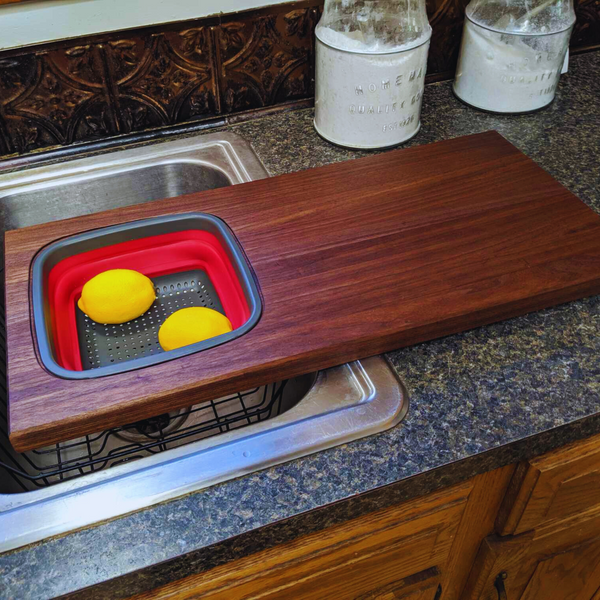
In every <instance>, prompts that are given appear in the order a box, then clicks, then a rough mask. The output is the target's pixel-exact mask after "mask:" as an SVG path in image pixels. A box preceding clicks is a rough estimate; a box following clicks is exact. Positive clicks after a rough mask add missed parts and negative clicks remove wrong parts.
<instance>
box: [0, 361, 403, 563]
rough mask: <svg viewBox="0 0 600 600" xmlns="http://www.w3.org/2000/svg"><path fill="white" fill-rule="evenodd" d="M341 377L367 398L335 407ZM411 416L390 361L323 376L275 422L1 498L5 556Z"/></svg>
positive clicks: (329, 371)
mask: <svg viewBox="0 0 600 600" xmlns="http://www.w3.org/2000/svg"><path fill="white" fill-rule="evenodd" d="M343 370H349V371H350V377H351V378H352V379H353V380H354V381H355V382H356V383H357V385H358V387H359V388H360V389H362V390H363V398H362V400H361V401H359V402H358V403H354V404H353V405H351V406H345V407H344V406H342V407H335V406H331V404H332V402H335V401H336V396H335V394H331V393H330V392H329V391H328V390H327V385H325V384H326V381H325V380H326V378H327V377H330V378H331V377H335V376H336V375H337V377H340V376H342V377H343V376H344V375H340V373H341V371H343ZM319 383H320V384H321V385H319ZM408 408H409V400H408V392H407V390H406V387H405V386H404V383H403V382H402V381H401V379H400V378H399V376H398V375H397V373H396V372H395V370H394V368H393V367H392V365H391V363H389V361H388V359H387V358H386V357H384V356H373V357H371V358H368V359H364V360H360V361H354V362H352V363H346V364H343V365H340V366H338V367H332V368H331V369H326V370H324V371H320V372H319V374H318V376H317V379H316V382H315V384H314V385H313V387H312V388H311V390H310V391H309V392H308V393H307V395H306V396H305V397H304V398H303V399H302V400H301V401H300V402H298V404H296V406H294V407H292V408H291V409H290V410H289V411H287V412H285V413H283V414H281V415H279V416H278V417H274V418H273V419H270V420H267V421H262V422H260V423H255V424H253V425H249V426H247V427H244V428H240V429H234V430H232V431H229V432H227V433H223V434H220V435H218V436H214V437H211V438H206V439H204V440H199V441H197V442H193V443H191V444H188V445H185V446H180V447H178V448H173V449H172V450H169V451H167V452H163V453H160V454H157V455H155V456H150V457H145V458H144V463H143V465H141V464H140V463H141V462H142V461H141V460H139V461H134V462H131V463H125V464H122V465H118V466H116V467H113V468H111V469H108V470H106V471H98V472H96V473H91V474H88V475H87V476H85V477H81V478H78V479H74V480H72V481H67V482H64V483H59V484H56V485H54V486H51V487H49V488H46V489H40V490H33V491H30V492H22V493H16V494H0V553H1V552H5V551H8V550H14V549H15V548H19V547H22V546H25V545H28V544H31V543H34V542H37V541H40V540H43V539H46V538H49V537H53V536H56V535H60V534H64V533H70V532H72V531H75V530H77V529H81V528H82V527H87V526H90V525H94V524H97V523H99V522H101V521H105V520H108V519H113V518H116V517H120V516H123V515H125V514H128V513H131V512H135V511H138V510H142V509H145V508H149V507H150V506H153V505H155V504H159V503H161V502H165V501H168V500H173V499H175V498H177V497H180V496H183V495H185V494H189V493H192V492H197V491H200V490H202V489H205V488H208V487H212V486H214V485H216V484H218V483H222V482H224V481H228V480H230V479H235V478H237V477H242V476H244V475H248V474H251V473H255V472H257V471H260V470H263V469H266V468H268V467H272V466H275V465H278V464H281V463H284V462H288V461H291V460H294V459H297V458H301V457H303V456H307V455H310V454H314V453H317V452H319V451H321V450H326V449H329V448H332V447H335V446H339V445H341V444H344V443H348V442H351V441H354V440H357V439H360V438H364V437H367V436H369V435H373V434H375V433H379V432H382V431H385V430H387V429H390V428H391V427H394V426H395V425H397V424H398V423H400V422H401V421H402V419H403V418H404V417H405V416H406V413H407V411H408ZM303 413H304V414H303ZM326 432H327V433H326ZM273 448H277V449H278V452H276V453H275V452H272V449H273ZM167 466H168V469H167V468H165V467H167ZM198 473H201V476H198ZM125 482H126V484H127V485H126V489H125V493H124V485H123V484H124V483H125Z"/></svg>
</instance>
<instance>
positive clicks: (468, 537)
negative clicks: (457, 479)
mask: <svg viewBox="0 0 600 600" xmlns="http://www.w3.org/2000/svg"><path fill="white" fill-rule="evenodd" d="M514 471H515V465H508V466H506V467H502V468H500V469H496V470H495V471H490V472H489V473H483V474H482V475H477V477H475V478H474V479H473V491H472V492H471V494H470V495H469V502H468V503H467V507H466V508H465V511H464V513H463V517H462V521H461V524H460V527H459V529H458V533H457V535H456V539H455V540H454V544H453V546H452V550H451V552H450V559H449V561H448V565H447V568H446V570H445V572H444V574H443V577H442V588H443V590H444V595H443V600H458V598H460V592H461V591H462V589H463V587H464V586H465V583H466V581H467V577H468V576H469V572H470V570H471V567H472V565H473V561H474V560H475V557H476V556H477V551H478V549H479V546H480V545H481V542H482V540H483V539H485V538H486V537H487V536H488V535H491V534H492V533H494V521H495V519H496V514H497V513H498V508H499V506H500V503H501V502H502V498H503V497H504V493H505V492H506V489H507V487H508V484H509V482H510V481H511V477H512V475H513V473H514Z"/></svg>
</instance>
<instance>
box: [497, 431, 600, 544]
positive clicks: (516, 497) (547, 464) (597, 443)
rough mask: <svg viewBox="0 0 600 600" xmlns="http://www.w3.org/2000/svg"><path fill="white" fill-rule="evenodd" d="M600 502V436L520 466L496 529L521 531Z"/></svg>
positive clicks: (506, 533) (568, 515) (589, 507)
mask: <svg viewBox="0 0 600 600" xmlns="http://www.w3.org/2000/svg"><path fill="white" fill-rule="evenodd" d="M599 505H600V436H599V435H596V436H594V437H592V438H589V439H587V440H584V441H580V442H576V443H574V444H569V445H568V446H564V447H563V448H560V449H559V450H555V451H553V452H549V453H547V454H544V455H542V456H539V457H537V458H534V459H532V460H530V461H527V462H525V463H522V464H521V465H519V467H518V468H517V471H516V472H515V475H514V476H513V479H512V481H511V483H510V485H509V488H508V490H507V493H506V496H505V498H504V502H503V504H502V507H501V508H500V511H499V514H498V519H497V520H496V530H497V532H498V533H499V534H501V535H508V534H519V533H523V532H525V531H529V530H530V529H536V528H538V527H541V526H545V525H548V524H550V523H552V522H554V523H556V522H558V521H561V520H563V519H568V518H570V517H572V516H574V515H577V514H579V513H581V512H582V511H587V510H589V509H591V508H595V507H597V506H599Z"/></svg>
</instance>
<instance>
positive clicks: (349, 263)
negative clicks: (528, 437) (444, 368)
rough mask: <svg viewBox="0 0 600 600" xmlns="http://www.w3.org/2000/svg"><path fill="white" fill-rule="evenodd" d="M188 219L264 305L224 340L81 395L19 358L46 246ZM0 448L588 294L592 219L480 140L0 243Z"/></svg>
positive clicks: (596, 269) (596, 281)
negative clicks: (231, 251)
mask: <svg viewBox="0 0 600 600" xmlns="http://www.w3.org/2000/svg"><path fill="white" fill-rule="evenodd" d="M191 211H203V212H207V213H212V214H215V215H217V216H219V217H221V218H222V219H224V220H225V221H226V222H227V223H228V224H229V226H230V227H231V228H232V229H233V231H234V233H235V234H236V236H237V237H238V239H239V241H240V242H241V244H242V246H243V248H244V250H245V252H246V254H247V256H248V259H249V261H250V263H251V265H252V267H253V269H254V271H255V273H256V276H257V278H258V282H259V286H260V289H261V293H262V295H263V300H264V311H263V315H262V317H261V320H260V322H259V323H258V325H257V326H256V327H255V328H254V329H253V330H251V331H250V332H249V333H247V334H246V335H244V336H242V337H241V338H239V339H237V340H235V341H232V342H229V343H227V344H225V345H222V346H218V347H216V348H212V349H209V350H206V351H204V352H200V353H197V354H193V355H191V356H187V357H183V358H179V359H177V360H174V361H170V362H166V363H163V364H159V365H156V366H152V367H148V368H145V369H140V370H137V371H133V372H128V373H123V374H119V375H113V376H109V377H103V378H99V379H88V380H82V381H75V380H64V379H58V378H56V377H54V376H53V375H50V374H49V373H47V372H46V371H45V370H44V369H43V368H42V367H41V366H40V363H39V362H38V360H37V358H36V351H35V344H34V340H33V334H32V326H31V323H30V310H29V285H30V281H29V269H30V265H31V262H32V259H33V257H34V256H35V254H36V252H37V251H38V250H39V249H40V248H42V247H43V246H45V245H46V244H49V243H50V242H53V241H54V240H56V239H57V238H61V237H65V236H70V235H73V234H76V233H79V232H82V231H86V230H90V229H94V228H98V227H105V226H108V225H114V224H117V223H123V222H128V221H132V220H136V219H142V218H147V217H153V216H158V215H165V214H172V213H182V212H191ZM6 277H7V280H6V290H7V291H6V300H7V304H6V306H7V323H8V325H7V327H8V357H9V358H8V377H9V403H10V411H9V412H10V439H11V441H12V443H13V445H14V447H15V448H16V449H17V450H19V451H24V450H28V449H31V448H37V447H40V446H43V445H48V444H50V443H54V442H58V441H60V440H65V439H72V438H75V437H77V436H80V435H83V434H86V433H92V432H95V431H100V430H104V429H107V428H109V427H113V426H117V425H122V424H125V423H131V422H134V421H137V420H139V419H142V418H146V417H150V416H152V415H156V414H160V413H164V412H167V411H169V410H173V409H176V408H179V407H186V406H189V405H191V404H195V403H198V402H200V401H204V400H207V399H210V398H215V397H219V396H222V395H224V394H228V393H231V392H235V391H238V390H243V389H246V388H251V387H253V386H257V385H259V384H265V383H268V382H271V381H276V380H279V379H282V378H287V377H292V376H296V375H299V374H301V373H305V372H308V371H313V370H316V369H321V368H325V367H330V366H333V365H337V364H340V363H343V362H346V361H350V360H353V359H357V358H362V357H366V356H370V355H373V354H378V353H381V352H385V351H388V350H393V349H396V348H400V347H402V346H407V345H410V344H416V343H418V342H423V341H425V340H430V339H432V338H436V337H439V336H443V335H448V334H451V333H456V332H459V331H463V330H465V329H469V328H472V327H477V326H479V325H483V324H486V323H491V322H493V321H499V320H501V319H506V318H508V317H513V316H516V315H521V314H524V313H526V312H529V311H533V310H538V309H541V308H544V307H548V306H550V305H553V304H558V303H561V302H566V301H568V300H574V299H576V298H580V297H583V296H587V295H591V294H596V293H600V217H599V216H598V215H596V214H595V213H594V212H593V211H592V210H591V209H589V208H587V207H586V206H585V205H584V204H583V202H581V201H580V200H578V199H577V198H576V197H575V196H574V195H573V194H571V193H570V192H568V191H567V190H566V189H565V188H564V187H563V186H561V185H560V184H559V183H558V182H556V181H555V180H554V179H552V177H550V175H548V174H547V173H546V172H544V171H543V170H542V169H541V168H540V167H538V166H537V165H536V164H535V163H534V162H533V161H531V160H530V159H528V158H527V157H526V156H525V155H524V154H522V153H521V152H519V151H518V150H517V149H516V148H514V147H513V146H512V145H511V144H510V143H508V142H507V141H506V140H504V139H503V138H502V137H501V136H500V135H499V134H497V133H495V132H488V133H484V134H479V135H473V136H468V137H463V138H459V139H454V140H449V141H444V142H440V143H436V144H430V145H427V146H420V147H417V148H410V149H404V150H396V151H393V152H388V153H386V154H382V155H378V156H371V157H368V158H363V159H360V160H354V161H348V162H344V163H341V164H336V165H330V166H327V167H323V168H320V169H312V170H309V171H303V172H299V173H293V174H291V175H284V176H281V177H275V178H272V179H266V180H261V181H256V182H252V183H247V184H243V185H236V186H231V187H228V188H223V189H218V190H211V191H207V192H203V193H198V194H191V195H188V196H183V197H179V198H174V199H168V200H161V201H158V202H153V203H151V204H143V205H139V206H133V207H129V208H122V209H117V210H112V211H108V212H104V213H100V214H95V215H89V216H85V217H78V218H75V219H69V220H66V221H61V222H54V223H48V224H46V225H40V226H36V227H30V228H26V229H21V230H17V231H11V232H9V233H7V235H6Z"/></svg>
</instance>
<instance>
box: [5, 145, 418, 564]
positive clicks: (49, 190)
mask: <svg viewBox="0 0 600 600" xmlns="http://www.w3.org/2000/svg"><path fill="white" fill-rule="evenodd" d="M266 176H267V173H266V171H265V170H264V167H263V166H262V165H261V163H260V161H259V160H258V158H257V157H256V155H255V154H254V152H253V151H252V149H251V148H250V146H249V145H248V144H247V143H246V142H244V141H243V140H241V139H240V138H238V137H236V136H234V135H231V134H214V135H202V136H197V137H192V138H187V139H182V140H176V141H170V142H162V143H158V144H155V145H150V146H144V147H138V148H131V149H126V150H120V151H118V152H111V153H107V154H104V155H101V156H95V157H88V158H80V159H76V160H72V161H69V162H64V163H60V164H54V165H52V164H48V165H44V166H38V167H35V168H32V169H29V170H26V171H21V172H13V173H4V174H2V173H1V172H0V218H1V219H2V223H1V224H2V227H1V231H2V235H3V233H4V231H6V230H7V229H11V228H14V227H24V226H28V225H33V224H36V223H42V222H46V221H50V220H56V219H62V218H65V217H68V216H77V215H82V214H85V213H91V212H96V211H99V210H104V209H107V208H114V207H120V206H126V205H128V204H139V203H142V202H148V201H152V200H156V199H160V198H164V197H172V196H177V195H180V194H185V193H191V192H196V191H201V190H206V189H211V188H216V187H222V186H225V185H233V184H236V183H243V182H246V181H251V180H253V179H258V178H263V177H266ZM2 275H3V274H2ZM3 297H4V294H2V298H3ZM0 314H1V316H2V319H1V322H0V341H1V340H3V339H4V337H5V336H4V332H3V329H4V309H3V307H2V310H1V311H0ZM5 362H6V354H5V349H4V348H0V552H1V551H6V550H10V549H14V548H17V547H20V546H23V545H26V544H29V543H32V542H35V541H39V540H41V539H44V538H46V537H49V536H52V535H57V534H61V533H65V532H68V531H72V530H74V529H77V528H81V527H84V526H88V525H91V524H93V523H97V522H100V521H102V520H105V519H109V518H114V517H116V516H119V515H122V514H125V513H128V512H131V511H134V510H139V509H142V508H145V507H148V506H150V505H152V504H156V503H158V502H163V501H166V500H169V499H172V498H175V497H177V496H180V495H182V494H186V493H190V492H193V491H196V490H199V489H202V488H205V487H208V486H210V485H214V484H216V483H219V482H222V481H225V480H227V479H231V478H234V477H239V476H241V475H244V474H247V473H251V472H253V471H256V470H259V469H264V468H266V467H269V466H272V465H276V464H278V463H281V462H284V461H288V460H291V459H294V458H298V457H301V456H305V455H307V454H310V453H313V452H317V451H320V450H324V449H326V448H329V447H332V446H335V445H338V444H341V443H345V442H349V441H351V440H354V439H357V438H360V437H363V436H366V435H371V434H373V433H376V432H379V431H383V430H385V429H387V428H389V427H392V426H394V425H396V424H397V423H399V422H400V420H401V419H402V418H403V417H404V415H405V414H406V411H407V409H408V400H407V394H406V390H405V388H404V386H403V385H402V383H401V382H400V381H399V379H398V377H397V376H396V374H395V372H394V370H393V369H392V368H391V367H390V365H388V363H387V362H386V360H385V359H384V358H382V357H373V358H369V359H366V360H362V361H356V362H353V363H348V364H345V365H341V366H339V367H334V368H332V369H327V370H324V371H320V372H318V373H309V374H307V375H303V376H301V377H297V378H295V379H291V380H288V381H282V382H276V383H272V384H270V385H267V386H263V387H261V388H257V389H254V390H246V391H243V392H240V393H237V394H234V395H232V396H229V397H227V398H219V399H215V400H213V401H211V402H204V403H202V404H199V405H196V406H191V407H190V408H188V409H185V410H182V411H176V412H174V413H169V414H164V415H159V416H157V417H154V418H152V419H147V420H145V421H141V422H138V423H133V424H131V425H128V426H124V427H118V428H114V429H110V430H106V431H102V432H98V433H97V434H94V435H88V436H86V437H85V438H79V439H75V440H70V441H68V442H62V443H60V444H58V445H56V446H52V447H48V448H42V449H39V450H36V451H31V452H28V453H25V454H18V453H16V452H15V451H14V450H13V449H12V448H11V446H10V442H9V440H8V431H7V429H8V427H7V419H6V415H7V408H8V407H7V398H6V375H5V372H6V369H5V367H6V365H5ZM190 404H191V402H190Z"/></svg>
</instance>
